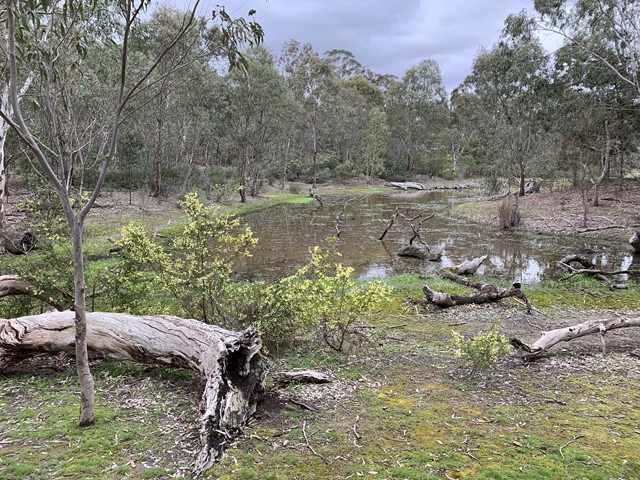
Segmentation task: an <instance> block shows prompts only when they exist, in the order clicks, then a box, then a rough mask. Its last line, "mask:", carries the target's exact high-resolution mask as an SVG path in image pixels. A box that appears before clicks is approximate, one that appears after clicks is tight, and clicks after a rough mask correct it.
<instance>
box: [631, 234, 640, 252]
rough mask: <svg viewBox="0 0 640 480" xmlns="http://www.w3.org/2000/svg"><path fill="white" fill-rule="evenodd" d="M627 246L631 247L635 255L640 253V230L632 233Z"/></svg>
mask: <svg viewBox="0 0 640 480" xmlns="http://www.w3.org/2000/svg"><path fill="white" fill-rule="evenodd" d="M629 244H630V245H631V247H633V251H634V252H635V253H640V230H636V231H635V232H633V235H632V236H631V238H630V239H629Z"/></svg>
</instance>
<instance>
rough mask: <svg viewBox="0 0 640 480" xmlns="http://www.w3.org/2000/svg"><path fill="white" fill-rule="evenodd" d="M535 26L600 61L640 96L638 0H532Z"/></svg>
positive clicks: (639, 8)
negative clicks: (535, 12) (560, 37)
mask: <svg viewBox="0 0 640 480" xmlns="http://www.w3.org/2000/svg"><path fill="white" fill-rule="evenodd" d="M534 6H535V9H536V11H537V12H538V13H539V18H538V26H539V28H541V29H543V30H548V31H552V32H554V33H556V34H559V35H560V36H562V37H563V38H564V39H565V44H566V45H572V46H574V47H575V48H578V49H580V50H583V51H584V52H585V53H586V54H587V55H588V56H590V57H591V58H593V59H595V60H597V61H598V62H600V63H602V65H604V66H605V67H606V68H607V69H609V70H610V71H611V72H612V73H613V74H614V75H615V76H616V77H617V78H618V79H619V80H620V82H622V83H624V84H626V85H628V86H629V87H631V88H632V89H633V90H634V92H635V96H636V98H638V97H640V77H639V74H640V21H638V19H639V18H640V3H639V2H638V1H637V0H535V1H534Z"/></svg>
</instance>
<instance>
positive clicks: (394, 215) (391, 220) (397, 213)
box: [378, 207, 401, 240]
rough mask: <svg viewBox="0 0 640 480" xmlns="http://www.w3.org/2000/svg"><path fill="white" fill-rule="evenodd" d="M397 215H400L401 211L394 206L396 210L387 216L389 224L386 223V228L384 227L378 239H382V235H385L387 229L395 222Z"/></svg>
mask: <svg viewBox="0 0 640 480" xmlns="http://www.w3.org/2000/svg"><path fill="white" fill-rule="evenodd" d="M398 215H401V213H400V210H398V207H396V212H395V213H394V214H393V215H391V218H389V225H387V228H385V229H384V232H382V235H380V237H379V238H378V240H384V237H385V236H386V235H387V232H388V231H389V229H390V228H391V227H393V224H394V223H395V221H396V218H397V217H398Z"/></svg>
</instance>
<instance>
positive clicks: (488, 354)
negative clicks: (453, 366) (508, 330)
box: [451, 322, 511, 376]
mask: <svg viewBox="0 0 640 480" xmlns="http://www.w3.org/2000/svg"><path fill="white" fill-rule="evenodd" d="M499 328H500V326H499V324H498V323H497V322H495V323H493V324H492V325H491V328H489V330H487V331H484V332H481V333H479V334H477V335H476V336H475V337H473V338H471V339H469V340H467V339H465V338H464V337H463V336H462V335H460V334H459V333H458V332H452V333H451V335H452V336H453V346H454V348H455V355H456V356H457V357H462V358H464V359H466V360H468V361H469V362H470V363H471V371H470V372H469V376H471V375H473V374H475V373H477V372H478V371H481V370H487V369H488V368H489V367H491V365H493V364H494V363H496V362H497V361H498V359H499V358H500V357H502V356H504V355H507V354H508V353H509V352H510V351H511V345H510V344H509V342H508V340H507V337H505V336H504V335H503V334H501V333H500V329H499Z"/></svg>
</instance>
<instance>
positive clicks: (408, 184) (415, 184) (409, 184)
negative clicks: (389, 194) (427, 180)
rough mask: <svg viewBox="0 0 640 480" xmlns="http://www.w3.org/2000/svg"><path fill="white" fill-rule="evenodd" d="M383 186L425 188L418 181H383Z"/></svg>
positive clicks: (406, 188) (401, 188) (402, 188)
mask: <svg viewBox="0 0 640 480" xmlns="http://www.w3.org/2000/svg"><path fill="white" fill-rule="evenodd" d="M385 187H392V188H399V189H400V190H404V191H407V190H408V189H412V190H426V189H427V187H425V186H424V185H423V184H422V183H418V182H387V183H385Z"/></svg>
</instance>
